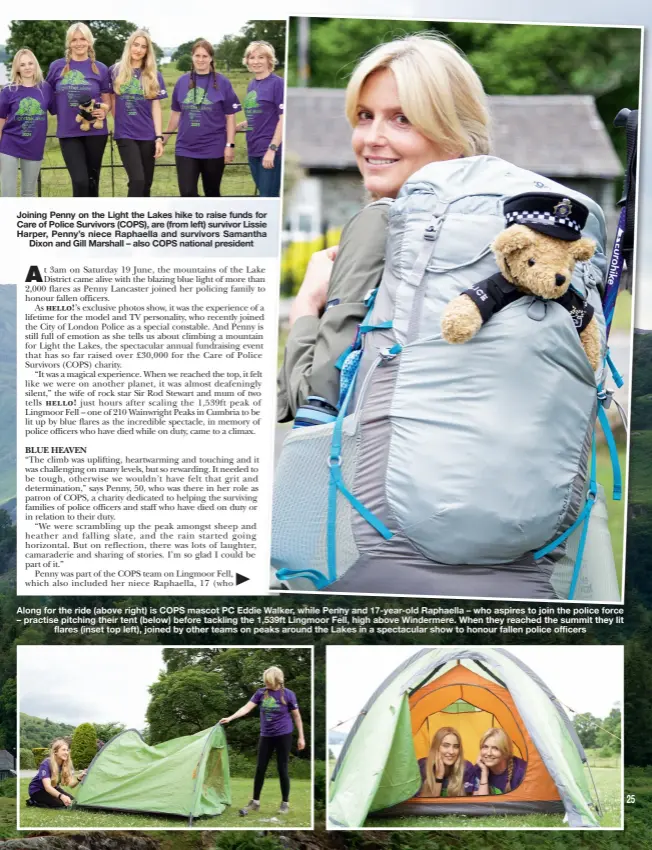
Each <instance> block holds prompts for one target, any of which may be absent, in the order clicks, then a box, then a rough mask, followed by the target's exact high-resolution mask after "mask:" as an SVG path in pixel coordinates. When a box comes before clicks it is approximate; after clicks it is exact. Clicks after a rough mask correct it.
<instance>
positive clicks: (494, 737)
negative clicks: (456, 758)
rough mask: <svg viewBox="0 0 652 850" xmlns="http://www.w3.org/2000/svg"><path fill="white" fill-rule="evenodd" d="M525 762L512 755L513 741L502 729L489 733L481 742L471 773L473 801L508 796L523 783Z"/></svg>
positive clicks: (491, 730) (489, 730) (486, 733)
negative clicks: (491, 796)
mask: <svg viewBox="0 0 652 850" xmlns="http://www.w3.org/2000/svg"><path fill="white" fill-rule="evenodd" d="M526 769H527V762H526V761H523V759H521V758H518V757H517V756H515V755H514V748H513V745H512V739H511V738H510V737H509V735H507V733H506V732H504V731H503V730H502V729H495V728H491V729H488V730H487V731H486V732H485V733H484V735H483V736H482V738H480V755H479V756H478V762H477V764H476V766H475V769H474V790H473V794H474V796H475V797H486V796H488V795H490V794H509V792H510V791H513V790H514V789H515V788H518V786H519V785H520V784H521V782H522V781H523V777H524V776H525V771H526Z"/></svg>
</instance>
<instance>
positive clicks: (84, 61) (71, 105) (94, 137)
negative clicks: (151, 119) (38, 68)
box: [47, 22, 111, 198]
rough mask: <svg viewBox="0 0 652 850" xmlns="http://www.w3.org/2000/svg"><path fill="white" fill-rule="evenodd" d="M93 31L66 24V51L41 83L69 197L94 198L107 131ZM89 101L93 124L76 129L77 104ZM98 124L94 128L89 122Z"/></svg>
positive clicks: (104, 87)
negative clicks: (50, 103)
mask: <svg viewBox="0 0 652 850" xmlns="http://www.w3.org/2000/svg"><path fill="white" fill-rule="evenodd" d="M94 43H95V39H94V38H93V33H92V32H91V31H90V30H89V28H88V27H87V26H86V24H84V23H81V22H78V23H76V24H72V26H70V27H69V28H68V31H67V33H66V55H65V56H64V57H63V59H56V60H55V61H54V62H53V63H52V64H51V65H50V69H49V71H48V75H47V81H48V83H49V84H50V85H51V86H52V88H53V89H54V94H55V99H54V109H55V113H56V116H57V138H58V139H59V144H60V145H61V153H62V154H63V160H64V162H65V163H66V168H67V169H68V173H69V174H70V179H71V181H72V193H73V197H75V198H85V197H91V198H97V197H98V195H99V188H100V169H101V168H102V157H103V155H104V148H105V147H106V140H107V134H108V128H107V122H106V116H107V114H108V112H109V110H110V108H111V95H110V92H111V81H110V79H109V69H108V68H107V67H106V65H103V64H102V62H98V61H97V60H96V59H95V50H94V48H93V45H94ZM91 100H93V101H94V103H95V108H94V109H93V112H92V115H93V118H94V121H93V123H92V124H91V126H90V128H89V129H87V130H82V125H81V123H80V122H79V121H78V120H77V119H78V115H79V107H80V106H83V105H84V104H87V103H89V102H90V101H91ZM97 122H101V126H100V127H95V126H94V124H95V123H97Z"/></svg>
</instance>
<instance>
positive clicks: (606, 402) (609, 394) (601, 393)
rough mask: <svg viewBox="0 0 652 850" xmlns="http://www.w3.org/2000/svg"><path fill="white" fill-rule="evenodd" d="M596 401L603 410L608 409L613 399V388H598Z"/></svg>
mask: <svg viewBox="0 0 652 850" xmlns="http://www.w3.org/2000/svg"><path fill="white" fill-rule="evenodd" d="M598 401H599V402H600V404H601V405H602V406H603V407H604V409H605V410H609V408H610V407H611V402H612V401H613V390H604V389H603V390H598Z"/></svg>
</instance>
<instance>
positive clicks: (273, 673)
mask: <svg viewBox="0 0 652 850" xmlns="http://www.w3.org/2000/svg"><path fill="white" fill-rule="evenodd" d="M263 686H264V687H262V688H258V690H257V691H256V693H255V694H254V695H253V696H252V697H251V699H250V700H249V702H247V703H245V705H243V706H242V708H239V709H238V710H237V711H236V712H234V713H233V714H231V715H230V716H229V717H223V718H222V719H221V720H220V723H222V724H223V725H225V724H227V723H230V722H231V721H232V720H236V719H237V718H238V717H244V716H245V715H246V714H249V713H250V712H251V711H253V710H254V708H255V707H256V706H257V705H259V706H260V738H259V741H258V761H257V764H256V775H255V777H254V792H253V797H252V798H251V800H250V801H249V803H247V805H246V806H245V807H244V808H243V809H240V814H241V815H248V814H249V812H255V811H258V810H259V809H260V793H261V791H262V790H263V783H264V782H265V771H266V770H267V765H268V764H269V761H270V759H271V757H272V754H273V753H274V752H276V765H277V768H278V775H279V780H280V784H281V805H280V807H279V810H278V812H279V814H287V813H288V812H289V811H290V805H289V801H290V776H289V773H288V763H289V760H290V750H291V748H292V730H293V726H294V724H296V727H297V732H298V735H299V738H298V741H297V749H298V750H303V749H305V746H306V740H305V738H304V736H303V721H302V720H301V713H300V711H299V705H298V703H297V697H296V694H295V693H294V692H293V691H291V690H290V689H289V688H286V687H285V680H284V676H283V671H282V670H281V669H280V667H268V668H267V670H265V672H264V673H263ZM293 721H294V723H293Z"/></svg>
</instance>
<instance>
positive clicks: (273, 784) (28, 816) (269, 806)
mask: <svg viewBox="0 0 652 850" xmlns="http://www.w3.org/2000/svg"><path fill="white" fill-rule="evenodd" d="M29 782H30V780H29V779H21V782H20V792H21V793H20V825H21V827H32V828H34V829H42V828H48V827H65V828H68V829H81V828H92V829H107V828H109V827H117V828H122V829H134V828H143V827H152V826H156V827H166V828H168V829H170V828H179V827H183V826H185V825H186V824H187V820H186V819H184V818H180V817H165V816H160V815H144V814H143V815H139V814H119V813H113V812H101V811H93V810H92V809H74V808H73V809H53V810H49V809H38V808H32V807H30V806H26V805H25V800H27V797H28V796H29V795H28V786H29ZM71 795H72V796H74V791H71ZM231 795H232V799H233V804H232V805H231V806H230V807H228V808H227V809H226V810H225V811H224V812H223V814H221V815H220V816H219V817H215V818H201V819H200V820H198V821H197V822H196V827H197V829H215V828H219V829H225V828H235V829H242V828H243V827H258V828H260V829H274V828H275V827H282V826H288V827H292V828H297V827H304V828H306V827H309V826H310V780H308V779H292V792H291V795H290V812H289V814H287V815H279V814H278V807H279V803H280V801H281V795H280V791H279V787H278V781H276V780H274V779H272V778H271V777H270V778H269V779H268V780H267V781H266V783H265V788H264V789H263V794H262V798H261V807H260V811H259V812H257V813H256V814H250V815H247V817H246V818H243V817H241V816H240V815H239V814H238V810H239V809H240V808H242V807H243V806H245V805H246V804H247V803H248V802H249V800H250V798H251V778H250V777H247V778H242V777H239V776H236V777H231ZM8 802H9V803H11V807H12V812H11V814H10V815H9V813H8V812H7V813H6V814H7V816H8V817H10V819H11V823H12V824H13V823H15V808H14V805H13V800H9V801H8ZM4 808H5V809H7V808H8V807H7V806H6V805H5V807H4ZM0 818H2V819H1V820H0V823H3V824H4V817H2V810H1V809H0ZM5 837H6V836H5Z"/></svg>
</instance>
